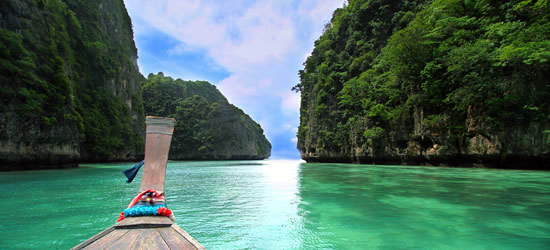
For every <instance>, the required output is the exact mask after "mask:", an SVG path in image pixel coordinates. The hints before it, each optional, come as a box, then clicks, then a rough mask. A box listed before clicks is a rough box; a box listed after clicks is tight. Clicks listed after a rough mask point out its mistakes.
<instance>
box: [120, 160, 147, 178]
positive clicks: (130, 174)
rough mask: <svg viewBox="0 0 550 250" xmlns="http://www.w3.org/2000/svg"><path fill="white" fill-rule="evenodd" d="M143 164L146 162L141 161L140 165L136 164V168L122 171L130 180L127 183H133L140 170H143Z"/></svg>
mask: <svg viewBox="0 0 550 250" xmlns="http://www.w3.org/2000/svg"><path fill="white" fill-rule="evenodd" d="M143 162H145V160H143V161H141V162H140V163H138V164H136V165H135V166H133V167H131V168H129V169H126V170H124V171H122V173H124V175H126V178H128V180H127V181H126V182H127V183H132V181H133V180H134V178H135V177H136V175H137V173H138V171H139V169H140V168H141V166H143Z"/></svg>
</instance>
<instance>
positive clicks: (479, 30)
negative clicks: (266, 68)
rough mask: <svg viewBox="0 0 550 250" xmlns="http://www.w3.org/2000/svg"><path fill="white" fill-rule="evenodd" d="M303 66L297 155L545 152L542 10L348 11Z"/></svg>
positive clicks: (369, 4) (549, 24)
mask: <svg viewBox="0 0 550 250" xmlns="http://www.w3.org/2000/svg"><path fill="white" fill-rule="evenodd" d="M304 65H305V67H304V69H303V70H302V71H300V73H299V75H300V83H299V84H298V85H297V86H296V87H295V90H299V91H301V96H302V106H301V123H300V127H299V132H298V138H299V143H298V147H299V149H300V150H301V151H302V153H303V155H306V156H307V155H310V156H312V157H321V158H322V157H323V155H325V156H329V155H336V156H340V157H343V158H344V157H347V158H348V159H349V158H351V157H370V158H372V159H374V158H377V157H380V158H384V157H387V158H392V157H393V158H396V159H403V158H406V157H408V156H410V157H423V156H422V155H424V154H426V152H427V151H428V150H431V149H434V145H438V147H437V149H434V150H435V154H436V155H439V156H441V155H461V154H477V155H487V154H493V155H495V154H497V155H498V154H506V152H511V154H512V155H514V154H516V155H531V156H537V157H541V156H542V155H545V154H548V153H549V150H550V149H549V148H550V145H549V144H548V133H544V131H545V129H546V130H547V129H548V128H549V127H548V126H549V125H548V124H550V115H548V114H550V101H548V100H550V84H549V81H548V79H549V77H550V7H549V6H548V3H547V1H544V0H538V1H536V0H527V1H519V0H516V1H462V0H453V1H442V0H436V1H433V2H431V3H427V2H426V1H375V0H365V1H361V0H357V1H349V5H347V6H345V7H344V8H342V9H338V10H336V11H335V13H334V16H333V18H332V21H331V23H329V24H327V26H326V27H325V31H324V33H323V35H322V36H321V37H320V38H319V40H317V41H316V42H315V49H314V50H313V52H312V55H311V56H310V57H309V58H308V59H307V60H306V62H305V64H304Z"/></svg>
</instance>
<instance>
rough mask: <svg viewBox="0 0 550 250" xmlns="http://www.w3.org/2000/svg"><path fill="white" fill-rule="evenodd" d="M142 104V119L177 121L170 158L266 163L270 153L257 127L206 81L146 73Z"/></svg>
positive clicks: (267, 144)
mask: <svg viewBox="0 0 550 250" xmlns="http://www.w3.org/2000/svg"><path fill="white" fill-rule="evenodd" d="M143 101H144V107H145V114H146V115H153V116H164V117H173V118H175V119H176V121H177V124H176V127H175V131H174V136H173V139H172V145H171V147H170V159H178V160H189V159H265V158H267V157H269V155H270V154H271V144H270V143H269V141H268V140H267V139H266V138H265V136H264V135H263V130H262V128H261V127H260V125H258V124H257V123H256V122H254V121H253V120H252V119H251V118H250V117H249V116H248V115H247V114H245V113H244V112H243V111H242V110H241V109H239V108H237V107H235V106H234V105H232V104H229V103H228V102H227V99H226V98H225V97H224V96H223V95H222V94H221V93H220V92H219V91H218V89H216V87H215V86H214V85H212V84H210V83H208V82H204V81H183V80H181V79H176V80H174V79H172V78H171V77H165V76H164V74H162V73H159V74H157V75H155V74H149V76H148V78H147V81H146V82H145V84H144V86H143Z"/></svg>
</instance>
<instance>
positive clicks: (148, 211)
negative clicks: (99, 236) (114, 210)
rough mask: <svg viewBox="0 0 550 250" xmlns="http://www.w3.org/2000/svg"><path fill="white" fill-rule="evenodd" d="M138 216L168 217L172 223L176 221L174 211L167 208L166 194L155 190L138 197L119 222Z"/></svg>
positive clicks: (142, 193)
mask: <svg viewBox="0 0 550 250" xmlns="http://www.w3.org/2000/svg"><path fill="white" fill-rule="evenodd" d="M136 216H166V217H168V218H170V219H171V220H172V221H175V220H176V217H174V214H172V210H170V209H168V208H167V207H166V200H165V199H164V194H163V193H159V192H157V191H154V190H145V191H143V192H141V193H139V194H138V195H136V197H134V199H132V201H131V202H130V204H129V205H128V208H126V209H124V211H122V212H121V213H120V215H119V216H118V220H117V222H119V221H122V220H124V219H125V218H128V217H136Z"/></svg>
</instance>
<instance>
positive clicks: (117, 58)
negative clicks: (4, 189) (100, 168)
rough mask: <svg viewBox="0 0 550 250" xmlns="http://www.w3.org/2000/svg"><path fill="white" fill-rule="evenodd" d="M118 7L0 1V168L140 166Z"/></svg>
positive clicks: (126, 24)
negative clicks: (88, 164) (116, 162)
mask: <svg viewBox="0 0 550 250" xmlns="http://www.w3.org/2000/svg"><path fill="white" fill-rule="evenodd" d="M136 60H137V50H136V47H135V44H134V40H133V31H132V24H131V21H130V18H129V16H128V13H127V11H126V8H125V6H124V3H123V1H122V0H100V1H76V0H63V1H62V0H48V1H45V0H5V1H1V2H0V162H1V164H0V169H25V168H52V167H70V166H76V163H77V162H82V161H112V160H130V159H132V160H133V159H136V158H141V157H142V156H141V155H142V154H143V130H144V125H143V124H144V122H143V120H144V115H143V105H142V101H141V92H140V91H141V90H140V85H139V81H141V80H143V76H141V74H140V73H139V71H138V67H137V62H136Z"/></svg>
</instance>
